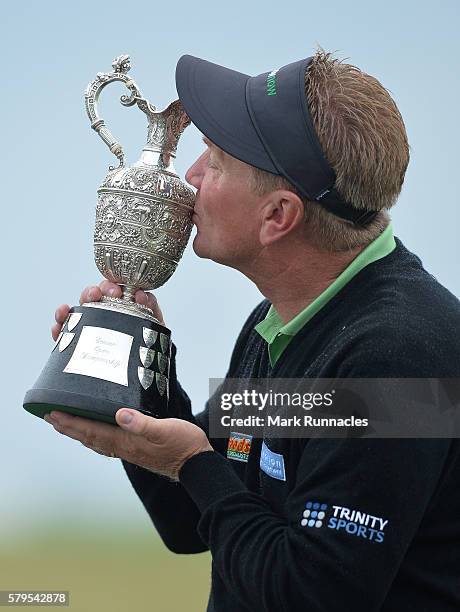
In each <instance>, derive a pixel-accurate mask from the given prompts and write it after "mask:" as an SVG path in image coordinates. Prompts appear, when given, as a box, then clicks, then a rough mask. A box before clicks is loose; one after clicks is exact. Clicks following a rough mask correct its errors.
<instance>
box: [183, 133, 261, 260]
mask: <svg viewBox="0 0 460 612" xmlns="http://www.w3.org/2000/svg"><path fill="white" fill-rule="evenodd" d="M203 140H204V142H205V144H206V146H207V150H206V151H205V152H204V153H203V154H202V155H201V156H200V157H199V158H198V159H197V160H196V162H195V163H194V164H193V165H192V166H191V167H190V168H189V170H188V171H187V174H186V175H185V178H186V180H187V182H188V183H190V184H191V185H193V187H195V188H196V189H197V190H198V191H197V197H196V203H195V213H194V216H193V221H194V223H195V225H196V227H197V234H196V236H195V239H194V241H193V250H194V251H195V253H196V254H197V255H198V256H199V257H205V258H207V259H212V260H213V261H216V262H218V263H221V264H224V265H227V266H231V267H234V268H237V269H241V268H244V267H245V264H247V263H249V262H250V261H251V259H252V258H254V257H255V255H256V253H257V251H258V250H260V242H259V214H258V204H259V202H260V200H261V197H260V196H258V195H257V194H255V193H254V192H253V191H252V189H251V183H250V179H251V167H250V166H248V165H247V164H245V163H243V162H240V161H239V160H237V159H235V158H234V157H231V156H230V155H227V154H226V153H224V152H223V151H222V150H221V149H219V148H218V147H216V146H215V145H213V144H212V143H211V142H210V141H209V140H207V139H206V138H204V139H203Z"/></svg>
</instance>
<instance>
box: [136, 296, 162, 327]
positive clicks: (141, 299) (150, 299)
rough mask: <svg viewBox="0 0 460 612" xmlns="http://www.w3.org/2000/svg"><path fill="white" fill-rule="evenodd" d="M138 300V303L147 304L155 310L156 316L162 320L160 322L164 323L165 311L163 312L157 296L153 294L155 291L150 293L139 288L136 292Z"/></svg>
mask: <svg viewBox="0 0 460 612" xmlns="http://www.w3.org/2000/svg"><path fill="white" fill-rule="evenodd" d="M135 298H136V302H137V303H138V304H142V306H147V308H150V310H151V311H152V312H153V314H154V316H155V317H156V318H157V319H158V320H159V321H160V323H163V324H164V320H163V313H162V312H161V308H160V306H159V305H158V301H157V298H156V297H155V296H154V295H153V293H149V292H148V291H142V289H139V290H138V291H136V294H135Z"/></svg>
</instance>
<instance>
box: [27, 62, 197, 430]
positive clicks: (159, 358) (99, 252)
mask: <svg viewBox="0 0 460 612" xmlns="http://www.w3.org/2000/svg"><path fill="white" fill-rule="evenodd" d="M112 67H113V72H107V73H98V74H97V76H96V78H95V79H94V80H93V81H91V83H90V84H89V85H88V87H87V90H86V92H85V106H86V111H87V113H88V117H89V119H90V121H91V127H92V128H93V129H94V130H95V131H96V132H97V133H98V134H99V136H100V137H101V138H102V140H103V141H104V142H105V143H106V145H107V146H108V147H109V149H110V151H111V152H112V153H113V154H114V155H115V156H116V157H117V158H118V160H119V165H118V166H117V167H112V166H110V168H109V172H108V174H107V176H106V177H105V179H104V181H103V183H102V185H101V186H100V188H99V189H98V203H97V208H96V224H95V230H94V258H95V261H96V265H97V267H98V268H99V270H100V272H101V274H102V275H103V276H104V277H105V278H107V279H108V280H110V281H111V282H114V283H118V284H119V285H121V287H122V290H123V295H122V298H120V299H117V298H109V297H104V298H103V299H102V301H101V302H94V303H89V304H84V305H82V306H76V307H74V308H72V309H71V311H70V313H69V316H68V318H67V321H66V322H65V324H64V326H63V328H62V331H61V333H60V334H59V337H58V339H57V341H56V343H55V345H54V348H53V350H52V353H51V356H50V358H49V360H48V362H47V364H46V365H45V368H44V369H43V371H42V373H41V374H40V376H39V378H38V380H37V382H36V383H35V385H34V387H33V388H32V389H31V390H30V391H28V392H27V394H26V397H25V399H24V408H25V409H26V410H28V411H29V412H31V413H33V414H35V415H37V416H41V417H43V416H44V415H45V414H46V413H48V412H50V410H53V409H54V410H62V411H65V412H70V413H72V414H77V415H81V416H87V417H90V418H93V419H97V420H103V421H108V422H115V419H114V415H115V413H116V411H117V410H118V409H119V408H120V407H122V406H125V407H131V408H136V409H138V410H140V411H141V412H144V413H146V414H149V415H155V416H167V413H168V411H167V406H168V397H169V367H170V366H169V362H170V355H171V332H170V330H169V329H168V328H166V327H165V326H164V325H162V324H161V323H160V322H159V321H158V320H157V319H156V318H155V317H154V315H153V312H152V311H151V310H150V309H149V308H147V307H145V306H141V305H139V304H136V303H135V301H134V294H135V292H136V291H137V290H138V289H144V290H146V291H148V290H152V289H156V288H157V287H160V286H161V285H163V284H164V283H165V282H166V281H167V280H168V278H170V276H171V275H172V274H173V272H174V270H175V269H176V266H177V264H178V263H179V260H180V258H181V256H182V253H183V252H184V249H185V247H186V245H187V242H188V239H189V237H190V232H191V229H192V214H193V207H194V203H195V195H194V192H193V191H192V189H191V188H190V187H188V186H187V185H186V184H185V183H183V182H182V181H181V180H180V178H179V177H178V176H177V174H176V172H175V170H174V166H173V160H174V158H175V154H176V149H177V143H178V140H179V137H180V135H181V134H182V132H183V131H184V129H185V128H186V127H187V126H188V125H189V124H190V119H189V118H188V116H187V115H186V113H185V111H184V110H183V108H182V105H181V103H180V101H179V100H176V101H175V102H172V103H171V104H170V105H169V106H168V107H167V108H166V109H164V110H163V111H157V110H156V109H155V107H154V106H153V105H152V104H150V102H148V100H146V99H145V98H144V97H143V96H142V94H141V92H140V90H139V88H138V86H137V85H136V83H135V82H134V81H133V80H132V79H131V77H129V76H128V74H127V73H128V71H129V70H130V67H131V66H130V59H129V56H128V55H120V56H119V57H117V58H115V60H114V61H113V63H112ZM114 81H121V82H122V83H124V84H125V85H126V87H127V88H128V90H129V92H130V94H129V95H123V96H122V97H121V99H120V101H121V103H122V104H123V105H124V106H134V105H137V106H138V107H139V108H140V109H141V110H142V112H143V113H145V115H146V116H147V119H148V128H147V129H148V132H147V143H146V145H145V146H144V148H143V149H142V153H141V157H140V159H139V161H137V162H136V163H135V164H134V165H132V166H127V165H125V156H124V152H123V148H122V146H121V145H120V144H119V143H118V142H117V141H116V140H115V139H114V138H113V136H112V134H111V133H110V132H109V130H108V129H107V128H106V126H105V123H104V120H103V119H101V118H100V117H99V116H98V113H97V101H98V98H99V95H100V93H101V91H102V89H104V87H106V85H108V84H109V83H112V82H114Z"/></svg>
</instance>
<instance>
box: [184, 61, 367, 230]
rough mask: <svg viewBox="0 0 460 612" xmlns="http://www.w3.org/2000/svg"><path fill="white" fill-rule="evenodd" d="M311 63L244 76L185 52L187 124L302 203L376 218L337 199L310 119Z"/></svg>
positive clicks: (358, 220)
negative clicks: (278, 181)
mask: <svg viewBox="0 0 460 612" xmlns="http://www.w3.org/2000/svg"><path fill="white" fill-rule="evenodd" d="M312 59H313V58H311V57H310V58H307V59H303V60H300V61H298V62H294V63H292V64H288V65H287V66H284V67H283V68H280V69H277V70H273V71H271V72H266V73H263V74H260V75H258V76H255V77H250V76H248V75H247V74H243V73H241V72H237V71H235V70H230V69H228V68H224V67H223V66H219V65H217V64H213V63H211V62H208V61H206V60H202V59H199V58H197V57H193V56H191V55H184V56H182V57H181V58H180V60H179V62H178V64H177V68H176V86H177V92H178V94H179V98H180V100H181V102H182V104H183V106H184V108H185V111H186V112H187V114H188V115H189V117H190V119H191V120H192V122H193V123H194V124H195V125H196V126H197V127H198V129H199V130H200V131H201V132H202V133H203V134H204V135H205V136H207V138H209V140H210V141H211V142H213V143H214V144H216V145H217V146H218V147H220V148H221V149H222V150H223V151H225V152H227V153H228V154H229V155H232V156H233V157H236V158H237V159H239V160H241V161H243V162H246V163H248V164H250V165H252V166H256V167H257V168H260V169H261V170H266V171H267V172H271V173H272V174H276V175H279V176H283V177H285V178H286V179H287V180H288V181H289V182H290V183H291V184H292V185H294V186H295V187H296V188H297V189H298V190H299V192H300V193H301V194H302V195H303V196H305V197H306V198H308V199H309V200H313V201H316V202H318V203H319V204H320V205H321V206H323V207H324V208H325V209H326V210H328V211H329V212H331V213H333V214H335V215H336V216H338V217H341V218H342V219H346V220H348V221H351V222H353V223H355V224H356V225H361V226H364V225H367V224H368V223H369V222H370V221H371V220H372V219H374V218H375V216H376V214H377V213H376V212H375V211H369V210H362V209H357V208H354V207H353V206H352V205H351V204H349V203H346V202H344V201H343V200H342V199H341V197H340V195H339V193H338V192H337V191H336V189H335V188H334V183H335V174H334V171H333V169H332V168H331V166H330V164H329V162H328V161H327V159H326V157H325V156H324V153H323V151H322V148H321V145H320V143H319V140H318V137H317V135H316V132H315V129H314V127H313V123H312V121H311V117H310V114H309V110H308V104H307V100H306V96H305V71H306V69H307V68H308V65H309V64H310V62H311V60H312Z"/></svg>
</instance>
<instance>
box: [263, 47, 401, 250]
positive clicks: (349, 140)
mask: <svg viewBox="0 0 460 612" xmlns="http://www.w3.org/2000/svg"><path fill="white" fill-rule="evenodd" d="M305 93H306V97H307V101H308V107H309V110H310V115H311V118H312V122H313V125H314V127H315V130H316V133H317V135H318V139H319V142H320V144H321V146H322V149H323V152H324V155H325V156H326V158H327V160H328V162H329V163H330V165H331V166H332V168H333V169H334V171H335V175H336V182H335V187H336V189H337V191H338V192H339V193H340V195H341V196H342V198H343V199H344V200H345V201H346V202H349V203H350V204H352V205H353V206H354V207H355V208H357V209H367V210H374V211H378V215H377V216H376V217H375V219H374V220H373V221H372V222H371V223H370V224H369V225H367V226H366V227H359V226H356V225H354V224H353V223H351V222H349V221H346V220H345V219H341V218H339V217H337V216H336V215H333V214H332V213H329V212H328V211H327V210H326V209H325V208H323V207H322V206H321V204H319V203H317V202H313V201H310V200H308V199H307V198H305V197H304V196H302V194H300V193H299V192H298V191H297V190H296V188H295V187H294V186H293V185H291V183H289V182H288V181H287V180H286V179H285V178H283V177H280V176H277V175H274V174H271V173H269V172H265V171H264V170H259V169H258V168H253V181H252V182H253V187H254V189H255V190H256V191H257V192H258V193H259V194H261V195H262V194H265V193H268V192H270V191H274V190H276V189H288V190H289V191H293V192H295V193H296V194H297V195H299V197H300V198H301V199H302V202H303V204H304V210H305V221H306V229H307V233H308V235H309V238H310V239H311V240H313V241H314V243H315V244H316V246H317V247H318V248H321V249H323V250H327V251H346V250H349V249H353V248H356V247H358V246H364V245H366V244H368V243H370V242H371V241H372V240H374V239H375V238H376V237H377V236H378V235H379V234H380V233H381V232H382V231H383V229H384V228H385V227H386V226H387V224H388V222H389V214H388V212H387V211H388V210H389V209H390V208H391V207H392V206H393V204H394V203H395V202H396V200H397V198H398V195H399V193H400V191H401V188H402V185H403V182H404V175H405V172H406V168H407V165H408V163H409V144H408V141H407V134H406V129H405V126H404V122H403V119H402V117H401V114H400V112H399V110H398V108H397V106H396V104H395V102H394V100H393V99H392V97H391V96H390V94H389V92H388V91H387V90H386V89H385V88H384V87H383V86H382V85H381V84H380V83H379V81H378V80H377V79H376V78H374V77H373V76H370V75H368V74H366V73H365V72H362V71H361V70H360V69H359V68H356V66H352V65H350V64H345V63H343V61H341V60H338V59H336V58H334V57H332V53H326V52H325V51H324V50H323V49H321V48H319V49H318V50H317V52H316V54H315V56H314V59H313V61H312V62H311V64H310V65H309V67H308V69H307V71H306V73H305Z"/></svg>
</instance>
